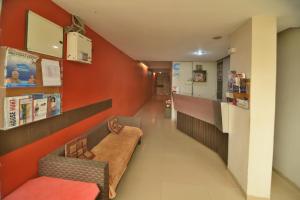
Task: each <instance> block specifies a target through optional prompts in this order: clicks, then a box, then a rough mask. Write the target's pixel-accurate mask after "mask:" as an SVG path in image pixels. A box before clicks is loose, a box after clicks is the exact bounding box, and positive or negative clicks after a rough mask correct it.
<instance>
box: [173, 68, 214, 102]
mask: <svg viewBox="0 0 300 200" xmlns="http://www.w3.org/2000/svg"><path fill="white" fill-rule="evenodd" d="M174 64H179V65H180V70H179V76H178V77H176V76H174V73H172V74H173V75H172V88H173V87H174V86H177V87H178V88H179V93H181V94H186V95H192V78H193V70H195V69H196V65H202V68H203V70H206V72H207V82H203V83H194V85H193V87H194V89H193V92H194V96H199V97H202V98H208V99H216V98H217V63H216V62H173V65H174Z"/></svg>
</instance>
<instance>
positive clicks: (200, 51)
mask: <svg viewBox="0 0 300 200" xmlns="http://www.w3.org/2000/svg"><path fill="white" fill-rule="evenodd" d="M193 54H194V55H197V56H202V55H204V54H206V52H205V51H203V50H201V49H199V50H197V51H195V52H194V53H193Z"/></svg>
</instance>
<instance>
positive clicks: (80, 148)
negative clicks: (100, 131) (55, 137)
mask: <svg viewBox="0 0 300 200" xmlns="http://www.w3.org/2000/svg"><path fill="white" fill-rule="evenodd" d="M65 156H66V157H71V158H82V159H93V158H94V157H95V155H94V154H93V153H92V152H89V151H88V149H87V138H86V137H80V138H76V139H74V140H72V141H71V142H69V143H67V144H66V145H65Z"/></svg>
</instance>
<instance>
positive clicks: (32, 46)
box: [26, 10, 64, 58]
mask: <svg viewBox="0 0 300 200" xmlns="http://www.w3.org/2000/svg"><path fill="white" fill-rule="evenodd" d="M63 37H64V33H63V27H61V26H59V25H57V24H55V23H53V22H51V21H50V20H48V19H46V18H44V17H41V16H40V15H38V14H36V13H34V12H32V11H31V10H29V11H28V13H27V40H26V48H27V50H28V51H33V52H37V53H41V54H45V55H50V56H54V57H58V58H62V57H63Z"/></svg>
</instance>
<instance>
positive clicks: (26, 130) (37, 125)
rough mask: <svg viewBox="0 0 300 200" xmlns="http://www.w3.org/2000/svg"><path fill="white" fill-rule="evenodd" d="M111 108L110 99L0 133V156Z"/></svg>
mask: <svg viewBox="0 0 300 200" xmlns="http://www.w3.org/2000/svg"><path fill="white" fill-rule="evenodd" d="M111 107H112V99H108V100H104V101H101V102H98V103H94V104H91V105H88V106H84V107H82V108H77V109H74V110H71V111H67V112H64V113H63V114H62V115H59V116H56V117H52V118H48V119H44V120H41V121H37V122H33V123H30V124H26V125H24V126H20V127H18V128H14V129H10V130H6V131H0V156H2V155H4V154H7V153H9V152H12V151H14V150H16V149H18V148H21V147H23V146H25V145H28V144H31V143H33V142H35V141H37V140H40V139H42V138H44V137H46V136H49V135H51V134H53V133H55V132H57V131H59V130H61V129H63V128H66V127H68V126H70V125H72V124H75V123H77V122H79V121H81V120H84V119H86V118H88V117H91V116H92V115H95V114H97V113H99V112H102V111H104V110H107V109H109V108H111Z"/></svg>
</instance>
